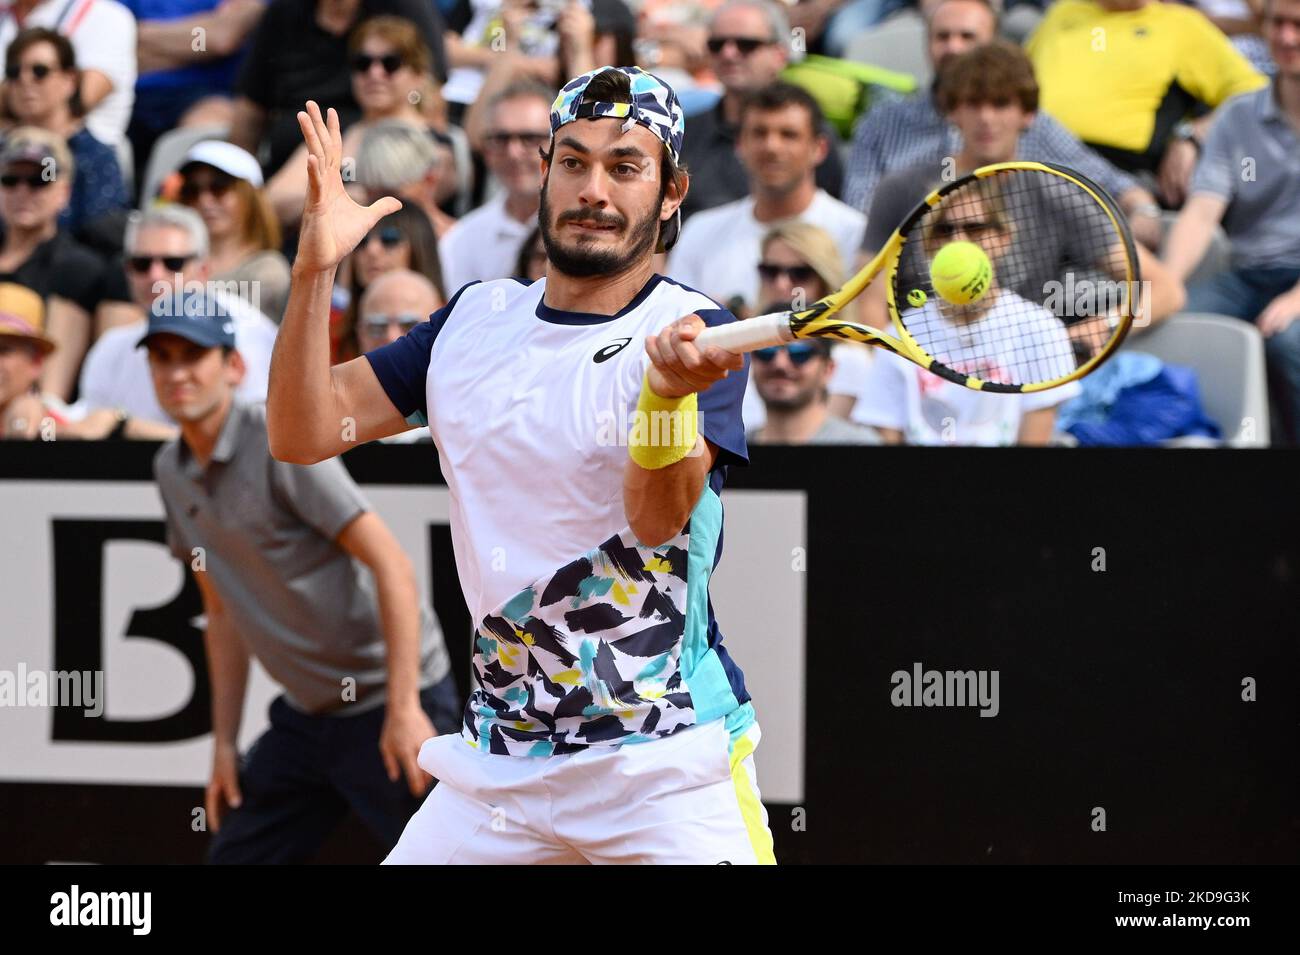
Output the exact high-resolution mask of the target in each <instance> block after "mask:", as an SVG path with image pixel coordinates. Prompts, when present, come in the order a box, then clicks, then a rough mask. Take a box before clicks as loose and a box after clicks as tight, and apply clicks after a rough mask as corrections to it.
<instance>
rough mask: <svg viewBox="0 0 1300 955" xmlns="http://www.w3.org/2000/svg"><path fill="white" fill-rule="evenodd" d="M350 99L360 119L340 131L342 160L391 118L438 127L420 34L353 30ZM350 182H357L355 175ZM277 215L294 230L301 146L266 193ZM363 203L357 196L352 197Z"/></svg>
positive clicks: (382, 24)
mask: <svg viewBox="0 0 1300 955" xmlns="http://www.w3.org/2000/svg"><path fill="white" fill-rule="evenodd" d="M348 54H349V55H348V69H349V71H350V75H351V77H352V95H353V97H354V98H355V99H356V101H357V105H358V106H360V107H361V118H360V119H359V120H357V121H356V122H354V123H352V124H351V125H350V126H348V128H347V129H345V130H344V131H343V155H344V156H352V157H355V156H357V155H358V154H359V152H360V150H361V139H362V137H363V136H364V135H365V133H366V130H368V129H370V128H371V127H372V126H374V125H375V124H376V123H378V122H380V121H381V120H386V119H395V120H402V121H404V122H408V123H414V124H416V125H419V126H421V127H429V126H431V125H440V123H438V122H431V120H434V119H439V120H440V117H441V99H440V97H439V95H438V91H437V88H436V87H435V85H434V82H433V76H432V73H431V72H430V71H431V69H432V66H431V64H432V57H431V55H430V53H429V47H428V46H427V45H426V44H425V42H424V39H423V38H422V37H421V36H420V32H419V30H417V29H416V28H415V26H414V25H413V24H412V23H411V22H410V21H409V20H404V19H402V18H401V17H392V16H382V17H373V18H371V19H369V20H366V21H364V22H363V23H361V24H360V25H359V26H358V27H357V28H356V30H354V31H353V33H352V37H351V40H350V41H349V43H348ZM348 181H349V182H356V176H355V175H353V176H352V177H351V178H350V179H348ZM266 194H267V197H268V198H269V199H270V200H271V205H272V206H273V207H274V209H275V214H276V216H277V217H278V218H279V220H280V222H281V224H282V225H283V226H284V227H285V228H286V229H288V228H296V227H297V224H298V220H299V219H300V218H301V217H302V207H303V202H304V201H305V200H306V198H307V147H306V145H302V144H300V145H299V146H298V148H297V149H296V150H295V151H294V153H293V155H292V156H290V157H289V159H288V161H287V162H285V164H284V165H283V166H281V167H280V169H279V170H278V171H277V172H276V174H275V175H274V176H272V177H271V181H270V183H269V184H268V185H267V188H266ZM354 198H356V199H357V200H358V201H360V200H361V199H362V195H361V193H360V191H358V192H357V194H356V195H355V196H354Z"/></svg>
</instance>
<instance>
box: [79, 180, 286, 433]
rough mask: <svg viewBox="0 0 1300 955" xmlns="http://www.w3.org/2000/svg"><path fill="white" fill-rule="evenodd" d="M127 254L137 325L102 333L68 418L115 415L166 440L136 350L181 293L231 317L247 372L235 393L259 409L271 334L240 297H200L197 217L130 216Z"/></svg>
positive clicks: (174, 210)
mask: <svg viewBox="0 0 1300 955" xmlns="http://www.w3.org/2000/svg"><path fill="white" fill-rule="evenodd" d="M126 253H127V258H126V262H127V277H128V283H129V285H130V289H131V297H132V300H133V302H134V304H135V306H136V309H137V312H136V314H137V316H138V318H137V319H136V321H134V322H132V323H131V324H129V325H122V326H119V327H117V328H112V329H109V330H108V331H106V332H104V334H102V335H101V336H100V337H99V340H98V341H96V342H95V345H94V347H93V348H91V350H90V354H88V355H87V356H86V362H85V366H84V367H83V369H82V372H81V383H80V398H79V400H78V401H77V404H76V405H74V406H73V409H72V412H73V416H74V417H77V418H86V419H91V418H93V416H94V415H95V413H96V412H98V411H101V410H103V409H113V410H116V411H119V412H121V413H122V414H123V415H124V417H125V418H126V419H130V420H131V421H134V422H137V423H147V424H152V425H160V426H163V427H164V428H166V429H167V430H168V432H169V433H171V432H172V430H173V423H172V420H171V419H170V418H169V417H168V416H167V414H166V413H165V412H164V411H163V409H162V406H161V405H159V404H158V398H157V395H156V394H155V392H154V387H153V379H152V378H151V377H150V373H149V359H148V356H147V355H146V353H145V351H144V349H142V348H139V347H138V345H139V344H140V340H141V338H142V337H143V336H144V334H145V331H146V328H147V325H148V320H147V317H148V316H149V315H151V314H154V313H155V312H156V313H157V314H159V315H167V314H175V313H176V312H175V310H176V309H177V308H179V307H180V305H179V303H180V302H181V301H182V296H183V295H185V294H186V293H195V294H191V295H190V297H189V298H188V299H186V300H188V301H207V300H211V301H215V302H217V304H218V305H220V307H221V308H222V309H223V311H224V312H225V313H226V314H228V315H229V317H230V320H231V321H232V323H233V324H234V335H235V343H236V347H237V348H238V350H239V353H240V354H241V355H242V356H243V359H244V365H245V369H246V371H245V374H244V378H243V380H242V381H241V382H240V384H239V387H238V388H237V389H236V393H237V394H238V395H239V397H241V398H243V399H244V400H246V401H265V400H266V382H267V376H268V374H269V373H270V368H271V350H272V348H273V347H274V345H275V333H276V326H275V324H274V323H273V322H272V321H271V320H270V319H268V318H267V317H266V316H265V315H263V314H262V313H261V312H260V311H258V310H257V309H255V308H253V307H252V306H251V305H249V304H248V303H247V302H246V301H244V300H243V299H242V298H240V297H239V296H236V295H230V294H227V293H225V292H224V291H222V290H221V289H219V288H218V289H213V290H211V291H212V294H211V295H210V296H209V295H207V294H205V293H206V292H207V291H208V289H207V288H206V283H207V282H208V280H209V279H210V278H211V277H212V262H211V259H210V258H209V245H208V233H207V228H206V227H205V226H204V224H203V220H202V219H201V218H199V216H198V214H196V213H195V212H193V211H192V210H190V209H187V208H184V207H183V206H177V205H169V206H162V207H159V208H155V209H149V210H146V211H145V212H142V213H136V214H135V215H133V216H132V218H131V220H130V221H129V222H128V223H127V228H126ZM168 309H171V310H172V311H171V312H168V311H167V310H168ZM142 436H146V435H142ZM147 436H152V435H147Z"/></svg>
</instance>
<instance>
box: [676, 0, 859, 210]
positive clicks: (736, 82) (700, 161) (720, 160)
mask: <svg viewBox="0 0 1300 955" xmlns="http://www.w3.org/2000/svg"><path fill="white" fill-rule="evenodd" d="M708 49H709V56H710V61H711V63H712V66H713V72H714V74H715V75H716V76H717V78H718V82H719V83H721V84H722V90H723V92H722V98H721V99H720V100H718V104H717V106H715V107H714V108H713V109H711V110H709V111H708V112H703V113H698V114H696V115H694V116H692V117H691V118H690V122H689V124H688V125H689V129H690V135H689V136H686V137H685V139H684V140H683V142H682V160H683V162H685V164H686V167H687V169H689V170H690V171H691V188H690V191H689V192H688V193H687V194H686V201H685V202H684V203H683V204H682V214H683V215H684V216H686V217H687V218H689V217H690V216H691V215H692V214H694V213H695V212H697V211H699V210H700V209H711V208H713V207H714V206H718V205H722V204H723V203H725V202H732V201H734V200H737V199H740V198H742V197H743V196H744V195H745V193H746V190H745V182H746V177H745V170H744V168H742V166H741V163H740V160H739V158H738V157H737V145H738V144H737V139H738V137H739V133H740V122H741V113H742V112H743V109H744V103H745V99H746V97H747V96H748V95H749V94H751V93H753V92H755V91H757V90H760V89H763V88H764V87H767V86H769V85H770V84H771V83H772V82H773V81H774V80H776V79H777V77H778V76H779V75H780V73H781V70H782V68H783V67H784V66H785V65H786V63H787V62H788V60H789V57H790V24H789V21H788V20H787V19H786V15H785V11H784V9H783V8H782V6H781V5H779V4H777V3H774V2H770V0H732V2H729V3H726V4H724V5H723V6H721V7H720V8H719V9H718V11H717V12H716V13H715V14H714V15H713V20H712V22H711V23H710V24H709V38H708ZM818 130H819V132H820V133H821V135H822V136H823V137H825V138H826V139H827V141H828V142H834V141H836V140H835V136H834V133H833V132H832V131H831V130H830V129H829V128H828V127H826V126H825V124H824V122H823V121H822V119H821V113H820V110H819V111H818ZM814 168H815V172H816V177H817V185H818V187H820V188H821V189H824V190H825V191H826V192H827V193H828V194H830V195H831V196H833V197H836V196H839V194H840V191H841V189H842V187H843V183H844V166H843V163H842V162H841V160H840V156H839V153H838V152H837V151H836V150H833V149H827V150H826V151H825V153H824V154H823V155H822V156H821V158H819V159H818V160H817V162H816V163H815V164H814Z"/></svg>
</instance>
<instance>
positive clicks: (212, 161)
mask: <svg viewBox="0 0 1300 955" xmlns="http://www.w3.org/2000/svg"><path fill="white" fill-rule="evenodd" d="M180 177H181V178H180V189H179V198H180V201H181V202H182V203H183V204H185V205H187V206H189V207H190V208H191V209H193V210H194V211H195V212H197V213H198V214H199V216H200V217H202V219H203V224H204V225H205V226H207V229H208V268H209V271H210V275H211V278H212V280H213V281H216V282H222V283H225V284H226V286H227V288H228V289H229V291H230V292H231V293H232V294H235V295H238V296H240V297H241V298H243V299H244V300H245V301H247V302H248V304H249V305H251V306H252V307H253V308H256V309H259V310H260V311H261V312H263V313H264V314H265V315H266V316H267V317H268V318H270V319H271V320H272V321H274V322H276V323H278V322H279V321H280V318H281V317H282V316H283V315H284V306H285V303H286V302H288V300H289V262H288V260H286V259H285V257H284V255H283V254H282V253H281V252H280V225H279V223H278V222H276V220H275V214H274V213H273V212H272V210H271V204H270V202H269V201H268V200H267V197H266V195H265V193H264V192H263V191H262V169H261V167H260V166H258V164H257V160H256V159H254V158H253V157H252V156H251V155H249V154H248V153H246V152H245V151H244V150H242V149H240V148H239V147H238V146H236V145H234V144H232V143H223V142H218V141H216V140H207V141H205V142H201V143H198V144H196V145H195V146H193V147H192V148H191V149H190V151H189V152H188V153H187V154H186V156H185V162H184V163H183V164H182V165H181V169H180ZM245 358H247V356H245Z"/></svg>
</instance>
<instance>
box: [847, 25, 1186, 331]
mask: <svg viewBox="0 0 1300 955" xmlns="http://www.w3.org/2000/svg"><path fill="white" fill-rule="evenodd" d="M1038 95H1039V94H1038V84H1037V82H1036V81H1035V79H1034V68H1033V65H1032V64H1031V63H1030V62H1029V57H1028V56H1027V55H1026V54H1025V52H1024V50H1022V49H1021V48H1020V47H1019V46H1016V45H1015V44H1014V43H1010V42H1008V41H1006V40H994V41H992V42H990V43H985V44H980V45H978V46H973V47H971V48H969V49H967V50H966V51H964V52H962V53H958V54H954V55H951V56H949V57H946V58H945V59H944V61H943V64H942V66H941V67H940V69H939V75H938V77H937V78H936V80H935V85H934V100H935V103H936V105H937V108H938V110H939V112H940V113H941V114H942V115H944V117H945V118H946V119H947V121H948V122H950V123H952V125H953V126H954V127H955V128H956V129H957V131H958V133H960V136H961V143H962V145H961V149H960V150H959V151H958V152H957V154H956V155H955V156H945V157H943V158H942V159H939V160H937V161H924V162H919V163H916V164H915V165H912V166H908V167H906V168H903V169H899V170H898V171H896V172H892V173H890V174H888V175H887V176H885V177H884V178H883V179H881V180H880V183H879V184H878V185H877V187H876V190H875V193H874V196H873V199H872V202H871V209H870V211H869V212H868V215H867V221H868V225H867V230H866V236H865V238H864V239H863V243H862V257H861V258H862V260H864V261H866V260H870V259H871V258H873V257H874V256H875V254H876V253H877V252H879V251H880V249H882V248H883V247H884V245H885V242H886V241H887V240H888V238H889V236H890V234H891V233H892V232H893V231H894V229H895V228H896V227H897V226H898V224H899V223H901V222H902V221H903V219H904V218H905V217H906V216H907V214H908V213H909V212H910V211H911V210H912V209H913V208H914V207H915V206H916V205H917V203H919V202H920V201H921V200H922V199H924V198H925V196H926V195H927V194H928V193H929V192H930V190H932V189H935V188H937V187H939V186H941V185H943V183H944V182H950V181H952V180H953V179H955V178H956V177H958V176H963V175H966V174H967V173H969V172H971V171H972V170H974V169H977V168H979V167H980V166H987V165H991V164H993V163H999V162H1010V161H1012V160H1014V159H1020V158H1026V157H1024V155H1023V153H1024V149H1023V144H1024V140H1025V138H1026V137H1027V135H1028V133H1027V132H1026V130H1028V129H1029V128H1031V127H1032V126H1033V121H1034V117H1035V116H1036V115H1037V109H1038ZM1034 201H1036V202H1037V203H1038V205H1039V209H1040V211H1039V212H1038V214H1037V216H1036V218H1037V219H1038V220H1039V221H1040V222H1041V223H1042V229H1041V230H1040V231H1039V232H1038V233H1037V234H1036V235H1035V237H1034V243H1033V244H1032V245H1029V244H1026V243H1024V242H1020V241H1018V240H1016V241H1014V246H1013V248H1012V250H1011V251H1010V252H1009V253H1008V254H1007V255H1006V256H1005V257H1004V260H1003V265H1002V268H1001V270H1000V274H999V279H1000V281H1001V282H1002V284H1003V285H1004V286H1005V287H1007V288H1010V289H1012V290H1014V291H1015V292H1016V293H1018V294H1019V295H1020V296H1021V297H1022V298H1025V299H1028V300H1030V301H1033V302H1040V303H1041V302H1042V301H1043V300H1044V296H1045V294H1046V292H1045V290H1046V289H1048V288H1050V287H1051V286H1052V285H1053V284H1057V285H1060V284H1062V283H1063V282H1065V281H1066V271H1067V270H1069V269H1074V270H1080V271H1082V268H1083V267H1084V266H1085V265H1087V266H1088V267H1089V269H1090V270H1091V269H1096V270H1097V271H1099V272H1101V271H1104V269H1103V268H1102V266H1101V263H1102V262H1105V261H1106V260H1107V258H1108V255H1109V251H1110V250H1108V249H1090V248H1087V247H1086V241H1087V236H1088V232H1089V230H1088V228H1087V223H1086V221H1081V219H1080V214H1081V212H1082V214H1083V215H1085V216H1086V214H1087V213H1086V211H1083V210H1081V209H1080V208H1079V207H1077V206H1073V207H1072V206H1070V205H1068V204H1063V203H1061V202H1060V201H1059V200H1058V199H1057V197H1056V196H1055V195H1053V194H1052V193H1050V192H1049V191H1048V190H1038V191H1036V192H1035V193H1034ZM1157 224H1158V220H1157ZM1137 253H1138V264H1139V268H1140V271H1141V274H1142V278H1143V280H1144V282H1145V283H1146V289H1145V292H1144V294H1145V296H1146V299H1145V302H1144V306H1145V309H1146V312H1145V315H1144V318H1145V323H1144V324H1154V323H1156V322H1159V321H1162V320H1163V319H1165V318H1167V317H1168V316H1170V315H1171V314H1173V313H1174V312H1175V311H1177V310H1178V309H1179V308H1181V307H1182V305H1183V302H1184V300H1185V295H1184V290H1183V288H1182V285H1181V283H1180V281H1179V280H1178V279H1177V278H1175V277H1174V276H1173V275H1171V274H1170V272H1169V270H1168V269H1166V268H1164V267H1163V266H1162V265H1161V264H1160V261H1159V259H1157V258H1156V257H1155V255H1154V253H1151V252H1148V251H1147V250H1146V249H1145V248H1144V247H1143V246H1142V245H1140V244H1139V245H1138V246H1137ZM1085 274H1086V273H1085ZM1113 278H1114V279H1115V280H1116V281H1123V280H1124V279H1125V278H1126V277H1125V276H1113ZM883 292H884V288H883V286H880V287H876V288H873V289H871V290H869V291H868V292H867V293H866V295H864V296H863V299H862V300H861V302H860V304H861V305H862V307H863V311H864V313H865V314H866V316H867V319H868V324H872V325H876V326H877V327H883V325H884V323H885V321H886V314H885V300H884V295H883Z"/></svg>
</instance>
